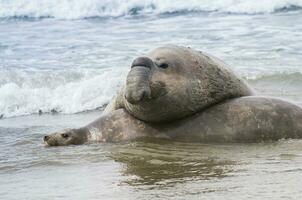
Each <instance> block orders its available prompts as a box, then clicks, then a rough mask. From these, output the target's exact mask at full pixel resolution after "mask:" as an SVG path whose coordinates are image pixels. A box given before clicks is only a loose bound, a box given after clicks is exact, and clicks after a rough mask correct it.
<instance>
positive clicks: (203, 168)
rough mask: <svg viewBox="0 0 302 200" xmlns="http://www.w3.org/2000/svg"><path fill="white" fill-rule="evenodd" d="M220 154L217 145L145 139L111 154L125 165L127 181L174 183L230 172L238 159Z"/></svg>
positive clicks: (124, 172)
mask: <svg viewBox="0 0 302 200" xmlns="http://www.w3.org/2000/svg"><path fill="white" fill-rule="evenodd" d="M218 154H219V151H217V149H215V148H213V145H204V144H192V143H178V142H171V141H165V140H159V139H148V140H147V141H146V139H144V140H143V141H142V140H140V141H137V142H133V143H130V144H125V145H124V146H123V147H121V148H119V149H118V150H116V151H113V152H112V154H111V157H112V158H113V159H114V160H115V161H117V162H120V163H122V164H123V165H124V168H123V175H125V176H127V177H129V178H128V179H127V180H126V181H124V183H126V184H129V185H132V186H135V185H149V186H150V185H153V186H154V185H161V186H162V185H166V186H170V185H173V184H175V183H182V182H186V181H192V180H208V179H211V178H223V177H226V176H228V174H229V173H230V172H232V166H233V165H235V164H236V163H235V162H234V161H232V160H227V159H222V158H221V157H222V156H221V155H219V156H218Z"/></svg>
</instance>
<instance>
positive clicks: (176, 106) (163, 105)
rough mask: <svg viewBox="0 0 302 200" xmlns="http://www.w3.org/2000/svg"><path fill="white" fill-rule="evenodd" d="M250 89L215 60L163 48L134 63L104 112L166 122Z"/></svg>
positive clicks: (183, 48) (247, 91)
mask: <svg viewBox="0 0 302 200" xmlns="http://www.w3.org/2000/svg"><path fill="white" fill-rule="evenodd" d="M252 94H253V92H252V90H251V89H250V88H249V87H248V86H247V84H246V83H245V82H244V81H243V80H242V79H240V78H238V77H237V76H236V75H235V74H234V73H233V72H232V71H231V70H230V69H229V67H228V66H227V65H226V64H225V63H223V62H222V61H220V60H219V59H217V58H215V57H213V56H210V55H208V54H206V53H203V52H200V51H195V50H193V49H190V48H186V47H179V46H164V47H160V48H157V49H155V50H153V51H151V52H150V53H149V54H147V56H146V57H140V58H137V59H136V60H134V62H133V64H132V68H131V70H130V72H129V74H128V76H127V81H126V85H125V87H124V88H123V89H122V90H121V91H120V92H119V94H118V95H117V96H116V98H115V99H114V100H113V101H111V102H110V103H109V105H108V106H107V107H106V109H105V112H104V113H105V114H108V113H110V112H112V111H114V110H117V109H119V108H124V109H125V110H127V112H129V113H130V114H131V115H132V116H134V117H136V118H137V119H140V120H143V121H146V122H170V121H174V120H176V119H182V118H184V117H187V116H190V115H193V114H195V113H197V112H200V111H202V110H204V109H205V108H207V107H209V106H212V105H215V104H217V103H220V102H223V101H225V100H227V99H230V98H235V97H241V96H248V95H252Z"/></svg>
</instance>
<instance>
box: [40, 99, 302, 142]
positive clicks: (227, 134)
mask: <svg viewBox="0 0 302 200" xmlns="http://www.w3.org/2000/svg"><path fill="white" fill-rule="evenodd" d="M71 133H72V134H71ZM63 134H64V133H62V132H60V133H54V134H51V135H48V136H47V140H45V143H47V144H48V145H50V146H57V145H68V144H75V143H72V142H70V143H69V142H66V139H67V138H68V137H66V135H65V137H66V138H64V137H63V136H64V135H63ZM67 134H70V138H69V139H70V141H73V140H72V137H76V138H77V141H79V138H82V141H81V142H78V143H77V144H81V143H85V142H121V141H128V140H132V139H136V138H140V137H159V138H166V139H171V140H176V141H186V142H214V143H227V142H260V141H268V140H279V139H283V138H293V139H296V138H302V108H301V107H299V106H297V105H295V104H292V103H289V102H287V101H283V100H280V99H275V98H268V97H256V96H251V97H241V98H235V99H231V100H228V101H227V102H224V103H221V104H217V105H215V106H212V107H210V108H208V109H206V110H205V111H203V112H201V113H197V114H195V115H193V116H190V117H187V118H184V119H181V120H177V121H174V122H170V123H150V122H144V121H141V120H138V119H136V118H135V117H133V116H132V115H130V114H128V112H127V111H125V109H118V110H116V111H113V112H111V113H109V114H106V115H103V116H102V117H100V118H99V119H97V120H96V121H94V122H92V123H91V124H88V125H87V126H85V127H83V128H80V129H73V130H68V131H67ZM77 134H78V135H77ZM58 140H59V141H58ZM62 141H65V142H62Z"/></svg>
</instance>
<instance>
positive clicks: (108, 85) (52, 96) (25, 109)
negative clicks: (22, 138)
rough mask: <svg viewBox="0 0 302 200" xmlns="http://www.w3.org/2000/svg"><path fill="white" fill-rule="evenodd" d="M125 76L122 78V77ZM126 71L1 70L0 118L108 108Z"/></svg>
mask: <svg viewBox="0 0 302 200" xmlns="http://www.w3.org/2000/svg"><path fill="white" fill-rule="evenodd" d="M121 74H122V75H121ZM123 74H124V75H126V70H124V71H123V69H119V70H112V69H106V70H88V69H82V70H74V71H72V72H71V71H64V70H56V71H45V70H43V71H32V70H29V71H24V70H21V69H20V70H10V71H5V70H3V71H1V75H0V80H1V82H0V94H1V95H0V116H1V118H2V117H5V118H6V117H15V116H22V115H29V114H35V113H38V112H39V110H41V111H42V112H51V111H52V110H55V111H57V112H60V113H65V114H72V113H78V112H83V111H87V110H94V109H96V108H99V107H102V106H104V105H106V104H107V103H108V102H109V101H110V99H111V98H112V97H113V96H114V95H115V94H116V92H117V90H118V89H119V88H120V86H121V84H122V83H123V80H124V79H123V78H121V77H124V76H123Z"/></svg>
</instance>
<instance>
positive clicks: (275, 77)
mask: <svg viewBox="0 0 302 200" xmlns="http://www.w3.org/2000/svg"><path fill="white" fill-rule="evenodd" d="M245 78H246V79H247V80H248V81H249V82H251V83H263V82H271V83H274V84H277V85H278V84H285V83H286V84H287V85H297V84H298V85H302V73H301V72H272V73H268V74H259V75H255V76H246V77H245Z"/></svg>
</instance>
